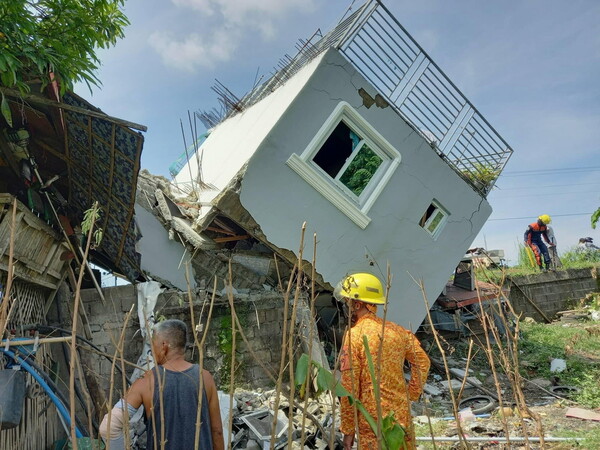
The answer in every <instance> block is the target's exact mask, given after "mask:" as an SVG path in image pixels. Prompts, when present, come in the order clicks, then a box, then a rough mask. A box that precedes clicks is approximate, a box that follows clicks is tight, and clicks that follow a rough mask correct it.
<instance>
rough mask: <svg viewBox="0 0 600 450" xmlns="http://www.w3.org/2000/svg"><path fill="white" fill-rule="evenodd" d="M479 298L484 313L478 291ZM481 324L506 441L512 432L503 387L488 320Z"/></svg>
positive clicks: (483, 319)
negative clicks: (505, 409) (506, 412)
mask: <svg viewBox="0 0 600 450" xmlns="http://www.w3.org/2000/svg"><path fill="white" fill-rule="evenodd" d="M477 298H478V301H479V308H480V310H481V311H483V305H482V302H481V295H479V290H477ZM481 323H482V325H483V333H484V335H485V348H484V351H485V354H486V356H487V359H488V362H489V364H490V369H491V371H492V376H493V377H494V385H495V386H496V395H497V397H498V406H499V407H500V417H501V419H502V426H503V428H504V433H505V436H506V439H507V440H509V439H510V432H509V428H508V419H507V417H506V415H505V414H504V409H503V408H502V405H503V404H504V400H503V398H502V387H501V386H500V382H499V381H498V373H497V371H496V362H495V359H494V352H493V349H492V344H491V342H490V335H489V333H490V330H489V328H488V318H486V317H485V316H483V317H482V320H481Z"/></svg>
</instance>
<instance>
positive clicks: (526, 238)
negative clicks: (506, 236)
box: [523, 225, 531, 245]
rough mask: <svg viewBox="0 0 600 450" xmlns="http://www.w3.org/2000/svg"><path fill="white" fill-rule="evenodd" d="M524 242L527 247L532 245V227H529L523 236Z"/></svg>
mask: <svg viewBox="0 0 600 450" xmlns="http://www.w3.org/2000/svg"><path fill="white" fill-rule="evenodd" d="M523 241H524V242H525V245H531V225H528V226H527V229H526V230H525V234H524V235H523Z"/></svg>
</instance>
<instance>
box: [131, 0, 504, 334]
mask: <svg viewBox="0 0 600 450" xmlns="http://www.w3.org/2000/svg"><path fill="white" fill-rule="evenodd" d="M221 100H222V101H223V103H225V104H227V105H228V110H227V111H226V113H225V114H224V117H220V118H218V119H217V118H216V117H215V115H214V114H212V115H211V114H208V115H207V116H206V117H205V119H206V121H207V122H209V123H210V125H214V126H213V127H212V128H211V129H210V130H209V132H208V134H207V137H206V139H205V140H204V141H203V142H202V143H201V145H199V146H198V147H197V149H196V153H195V154H193V155H190V158H189V161H188V162H187V164H186V165H185V167H183V168H182V170H180V171H179V173H178V175H177V176H176V177H175V179H174V181H173V184H174V187H176V189H177V190H184V191H186V192H188V193H190V192H193V195H192V196H191V197H192V198H194V199H195V203H194V204H195V205H196V211H198V212H197V216H196V219H195V221H194V223H193V224H191V223H188V225H190V226H191V227H192V228H193V230H194V231H193V233H194V234H195V238H192V240H193V239H196V241H197V245H196V246H195V247H198V248H200V249H208V250H209V253H210V251H213V252H217V253H219V251H220V250H227V251H228V254H230V255H232V257H233V260H234V261H236V262H237V263H238V266H239V267H242V266H243V267H245V268H246V269H247V270H249V271H250V272H252V271H256V273H259V274H260V275H261V276H263V277H268V276H269V272H272V270H271V269H270V268H269V261H270V260H272V259H273V253H276V254H278V255H279V256H281V257H282V258H283V259H285V260H287V261H288V262H290V264H293V262H294V261H295V259H296V258H297V253H298V247H299V237H300V228H301V226H302V224H303V223H304V222H306V224H307V233H306V236H308V237H309V240H310V239H311V238H310V237H312V236H313V233H316V234H317V236H318V238H317V239H318V251H317V252H318V257H317V262H316V272H317V273H318V277H317V278H318V279H317V283H318V286H319V288H320V289H321V290H322V291H324V292H326V293H327V292H330V291H331V288H332V286H334V285H335V283H336V282H337V281H338V280H339V279H340V278H341V277H343V276H344V275H345V274H347V273H350V272H357V271H368V272H372V273H374V274H376V275H378V276H380V277H381V278H385V275H386V273H385V272H386V267H387V264H388V263H389V265H390V267H391V272H392V274H393V280H392V286H391V291H390V293H389V298H390V303H389V309H388V317H389V318H390V319H391V320H394V321H396V322H398V323H400V324H402V325H404V326H406V327H409V328H412V329H413V330H414V329H416V327H418V325H419V324H420V323H421V321H422V319H423V317H424V315H425V311H426V306H425V303H424V301H423V299H422V292H421V288H420V286H419V282H420V281H421V280H422V282H423V286H424V290H425V293H426V294H427V296H428V297H429V298H430V299H431V301H434V300H435V298H436V297H437V295H438V294H439V293H440V292H441V291H442V289H443V287H444V285H445V283H446V281H447V280H448V277H449V275H450V274H451V273H452V271H453V269H454V267H455V266H456V264H457V263H458V261H459V260H460V259H461V257H462V256H463V255H464V253H465V251H466V250H467V249H468V248H469V246H470V244H471V243H472V241H473V239H474V238H475V236H476V235H477V233H478V232H479V230H480V229H481V227H482V226H483V224H484V223H485V221H486V220H487V218H488V217H489V216H490V214H491V212H492V209H491V206H490V204H489V203H488V201H487V200H486V196H487V194H488V192H489V191H490V190H491V188H492V187H493V185H494V182H495V180H496V179H497V177H498V176H499V175H500V173H501V171H502V169H503V168H504V166H505V164H506V163H507V161H508V159H509V157H510V155H511V153H512V149H511V148H510V147H509V146H508V144H507V143H506V142H505V141H504V140H503V139H502V138H501V137H500V135H499V134H498V133H497V132H496V131H495V130H494V128H492V126H491V125H490V124H489V123H488V122H487V121H486V120H485V119H484V118H483V116H482V115H481V114H480V113H479V112H478V111H477V109H476V108H475V107H474V106H473V105H472V104H471V103H470V102H469V101H468V100H467V99H466V98H465V96H464V95H463V94H462V93H461V92H460V91H459V90H458V88H457V87H456V86H455V85H454V84H453V83H452V82H451V81H450V80H449V79H448V78H447V77H446V75H445V74H444V73H443V72H442V71H441V69H440V68H439V67H438V66H437V65H436V64H435V63H434V62H433V61H432V60H431V59H430V58H429V57H428V55H427V54H426V53H425V51H424V50H423V49H422V48H421V47H420V46H419V45H418V44H417V43H416V42H415V41H414V39H412V37H411V36H410V35H409V34H408V33H407V32H406V31H405V30H404V28H403V27H402V26H401V25H400V24H399V23H398V22H397V20H396V19H395V18H394V17H393V16H392V15H391V14H390V13H389V11H388V10H387V9H386V8H385V7H384V6H383V5H382V4H381V3H380V2H378V1H368V2H367V3H366V4H365V5H363V6H362V7H361V8H360V9H359V10H357V11H356V12H355V13H353V14H352V15H350V16H349V17H347V18H346V19H345V20H343V21H342V22H340V24H339V25H338V26H337V27H336V28H335V29H333V30H332V31H331V32H330V33H328V34H326V35H325V36H323V37H321V38H320V39H318V41H317V42H314V43H313V42H306V43H304V45H303V47H302V48H301V50H300V51H299V53H298V54H297V55H296V56H295V57H293V58H289V59H288V60H287V61H286V63H285V64H283V65H282V67H281V69H280V70H279V71H277V72H276V73H275V74H274V75H273V76H272V77H271V78H270V79H269V80H267V81H265V82H264V83H262V84H261V85H259V86H257V87H256V88H254V89H253V90H252V91H251V92H249V93H248V94H247V95H246V96H245V97H243V98H242V99H241V100H240V99H236V98H234V97H233V95H231V94H230V93H227V94H224V95H223V97H222V99H221ZM169 214H170V213H168V215H169ZM137 220H138V223H139V222H142V223H141V224H140V227H141V228H142V234H144V223H143V221H140V215H139V213H138V217H137ZM196 233H197V234H196ZM156 251H160V250H155V253H156ZM143 255H144V253H143V252H142V267H143V265H144V256H143ZM305 256H306V255H305ZM306 259H309V258H306ZM194 269H195V270H196V271H198V270H201V268H199V267H198V266H197V265H195V266H194ZM209 272H210V271H208V272H207V273H206V274H205V275H210V273H209ZM199 278H202V276H199V274H198V273H196V277H195V279H196V280H198V279H199ZM262 281H264V278H263V280H262ZM234 287H236V286H235V281H234Z"/></svg>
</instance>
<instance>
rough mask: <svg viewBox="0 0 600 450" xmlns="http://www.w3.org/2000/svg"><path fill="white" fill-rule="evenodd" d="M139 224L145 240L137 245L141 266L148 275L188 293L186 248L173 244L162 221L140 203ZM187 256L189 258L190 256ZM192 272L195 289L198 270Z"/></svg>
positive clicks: (174, 242) (179, 244) (141, 240)
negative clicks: (184, 259)
mask: <svg viewBox="0 0 600 450" xmlns="http://www.w3.org/2000/svg"><path fill="white" fill-rule="evenodd" d="M135 220H136V223H137V225H138V227H139V228H140V232H141V233H142V238H141V239H140V240H139V241H138V243H137V250H138V252H140V254H141V255H142V257H141V266H142V270H143V271H144V273H147V274H148V275H149V276H154V277H157V278H158V279H162V280H168V281H169V282H171V283H172V284H173V285H174V286H175V287H177V288H178V289H181V290H182V291H184V292H187V290H188V284H187V281H186V278H185V265H184V264H183V262H182V257H183V256H184V253H185V248H184V247H183V245H181V243H179V242H176V241H171V240H169V235H168V233H166V232H165V228H164V227H163V226H162V224H161V223H160V222H159V221H158V219H157V218H156V217H155V216H154V215H153V214H151V213H149V212H148V211H146V210H145V209H144V208H142V207H141V206H140V205H138V204H137V203H136V205H135ZM187 255H188V258H189V253H188V254H187ZM189 270H190V280H191V283H192V286H191V287H192V288H195V287H196V282H195V280H194V269H193V268H192V267H191V265H190V268H189Z"/></svg>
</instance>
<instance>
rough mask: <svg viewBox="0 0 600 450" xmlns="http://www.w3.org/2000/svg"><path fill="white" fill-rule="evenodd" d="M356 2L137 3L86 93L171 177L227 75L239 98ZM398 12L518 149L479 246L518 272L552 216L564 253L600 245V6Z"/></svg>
mask: <svg viewBox="0 0 600 450" xmlns="http://www.w3.org/2000/svg"><path fill="white" fill-rule="evenodd" d="M350 3H351V1H350V0H344V1H338V0H329V1H327V0H128V1H127V3H126V8H125V10H126V13H127V14H128V16H129V18H130V20H131V23H132V24H131V26H130V27H128V28H127V30H126V38H125V39H124V40H122V41H121V42H119V44H118V45H117V46H116V47H115V48H112V49H109V50H107V51H102V52H101V53H100V57H101V59H102V62H103V66H102V68H101V70H100V72H99V77H100V79H101V80H102V82H103V86H102V88H101V89H99V88H96V89H94V92H93V95H91V94H90V93H89V91H88V90H87V87H85V86H78V87H77V89H76V90H77V92H78V93H79V94H80V95H82V96H83V97H85V98H87V99H88V100H89V101H91V102H92V103H93V104H94V105H96V106H98V107H100V108H101V109H102V110H104V111H105V112H106V113H108V114H110V115H113V116H117V117H121V118H124V119H127V120H131V121H134V122H137V123H142V124H145V125H147V126H148V132H147V133H145V136H146V141H145V145H144V153H143V157H142V166H143V167H144V168H146V169H148V170H149V171H150V172H152V173H155V174H161V175H168V167H169V165H170V164H171V163H172V162H173V161H174V160H175V159H176V158H177V157H178V156H179V154H181V152H182V151H183V141H182V137H181V129H180V123H179V120H180V119H184V120H185V121H187V112H188V110H189V111H196V110H208V109H211V108H212V107H215V106H217V103H216V98H215V95H214V93H213V92H212V91H211V89H210V87H211V86H212V85H213V84H214V80H215V78H217V79H219V80H220V81H221V82H223V83H224V84H225V85H226V86H227V87H228V88H229V89H230V90H231V91H233V92H234V93H235V94H236V95H238V96H240V97H241V96H242V95H243V94H244V93H245V92H246V91H248V90H249V89H250V88H251V87H252V85H253V83H254V80H255V77H256V74H257V72H258V73H259V74H264V75H266V76H268V74H269V73H270V72H271V70H272V69H273V67H274V66H275V65H276V64H277V61H278V60H279V58H280V57H282V56H283V55H284V54H285V53H289V54H293V53H295V50H294V44H295V43H296V41H297V39H298V38H308V37H309V36H311V35H312V34H313V33H314V32H315V30H316V29H317V28H320V29H321V30H322V31H326V30H328V29H330V28H332V27H333V26H335V24H337V22H338V20H339V19H340V17H341V16H342V14H343V13H344V12H345V11H346V10H347V9H348V7H349V6H350ZM361 4H362V1H360V0H356V3H355V4H354V8H356V7H358V6H360V5H361ZM386 6H387V7H388V8H389V9H390V10H391V12H392V13H393V14H394V15H395V16H396V17H397V19H398V20H399V21H400V22H401V23H402V24H403V26H404V27H405V28H406V29H407V30H408V32H409V33H411V34H412V35H413V37H414V38H415V39H416V40H417V41H418V42H419V43H420V44H421V46H422V47H423V48H424V49H425V51H427V52H428V54H429V55H430V56H431V57H432V59H433V60H434V61H435V62H436V63H437V64H438V65H439V66H440V67H441V69H442V70H444V71H445V72H446V74H447V75H448V76H449V77H450V79H451V80H452V81H453V82H454V83H455V84H456V85H457V86H458V88H459V89H461V90H462V92H463V93H464V94H465V95H466V96H467V98H469V100H471V102H472V103H473V104H474V105H475V106H476V107H477V108H478V109H479V111H480V112H481V113H482V114H483V115H484V117H486V119H487V120H488V121H489V122H490V123H491V124H492V126H494V128H496V130H497V131H498V132H499V133H500V134H501V135H502V136H503V137H504V139H505V140H506V141H507V142H508V143H509V144H510V145H511V147H512V148H513V149H514V151H515V152H514V154H513V157H512V158H511V160H510V161H509V163H508V166H507V168H506V170H505V173H504V175H503V176H501V177H500V179H499V180H498V183H497V189H495V190H494V191H493V192H492V193H491V194H490V195H489V197H488V200H489V201H490V203H491V205H492V207H493V208H494V213H493V215H492V216H491V217H490V220H489V221H488V223H487V224H486V225H485V227H484V229H483V230H482V232H481V233H480V235H479V236H478V237H477V238H476V240H475V242H474V244H473V245H474V246H484V245H485V243H487V247H488V248H503V249H504V250H505V251H506V252H507V255H508V258H509V259H510V260H511V262H515V259H516V247H517V242H520V240H521V238H522V235H523V232H524V230H525V228H526V226H527V224H528V223H530V222H532V221H534V220H535V218H536V217H537V216H538V215H540V214H550V215H551V216H553V223H552V225H553V226H554V230H555V233H556V236H557V239H558V243H559V251H564V250H567V249H568V248H569V247H570V246H573V245H575V244H576V243H577V240H578V238H579V237H583V236H592V237H594V238H595V240H596V241H600V231H598V230H592V229H591V227H590V224H589V223H590V221H589V214H587V213H591V212H592V211H594V210H595V209H596V208H597V207H598V206H599V205H600V2H598V1H596V0H586V1H583V0H582V1H577V0H574V1H569V2H565V1H562V0H561V1H557V0H545V1H542V0H526V1H510V2H507V1H500V0H490V1H486V2H482V1H478V0H455V1H452V2H449V1H447V0H420V1H418V2H417V1H414V0H413V1H405V0H395V1H391V0H389V1H387V2H386ZM186 129H187V127H186ZM580 213H586V214H584V215H574V214H580ZM505 219H509V220H505Z"/></svg>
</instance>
